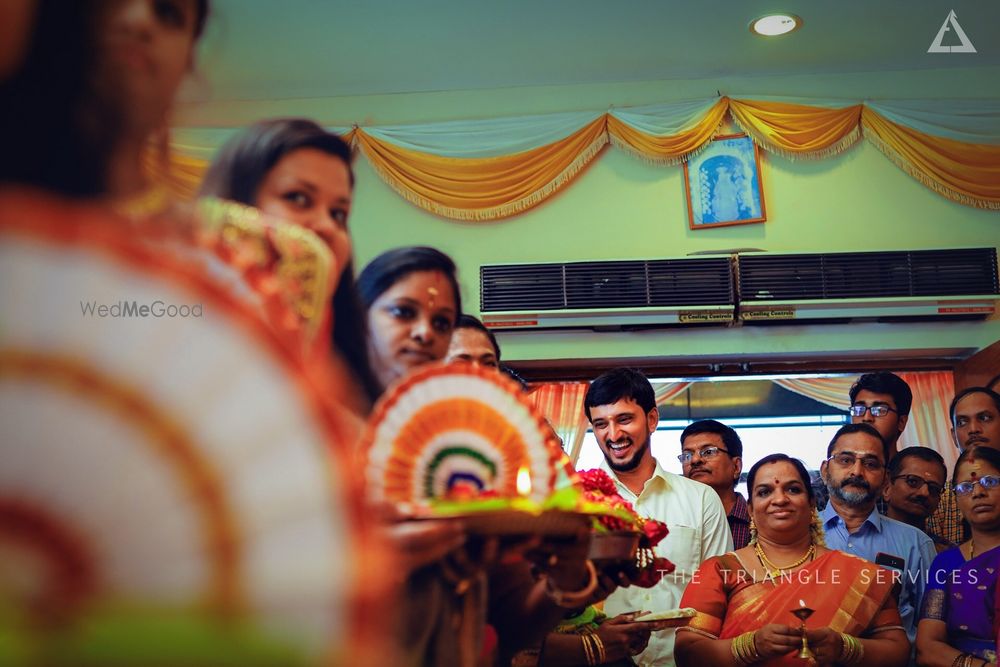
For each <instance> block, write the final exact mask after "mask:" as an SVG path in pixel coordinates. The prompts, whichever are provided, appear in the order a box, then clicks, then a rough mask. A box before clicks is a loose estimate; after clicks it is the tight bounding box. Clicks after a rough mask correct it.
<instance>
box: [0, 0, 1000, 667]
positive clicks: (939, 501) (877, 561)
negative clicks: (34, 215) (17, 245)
mask: <svg viewBox="0 0 1000 667" xmlns="http://www.w3.org/2000/svg"><path fill="white" fill-rule="evenodd" d="M15 4H16V3H15ZM208 14H209V7H208V3H207V2H206V1H205V0H115V1H113V2H86V1H82V0H81V2H79V3H66V4H61V3H56V2H45V1H41V0H40V1H39V2H38V3H37V11H35V12H30V11H29V12H27V13H26V14H24V15H23V16H20V18H19V20H20V21H22V22H23V23H22V27H23V28H24V31H23V32H24V33H25V34H31V35H33V36H34V37H33V39H31V40H28V43H27V44H21V45H20V47H18V45H17V44H15V42H14V41H9V42H7V43H6V47H5V50H4V51H3V52H2V53H0V74H2V75H3V76H4V77H6V80H5V81H4V82H3V87H2V88H0V101H2V104H0V108H2V109H3V111H0V113H2V114H3V117H4V122H5V126H4V135H5V140H6V143H5V153H6V154H5V156H4V159H3V161H2V162H3V170H2V172H0V179H2V181H3V184H4V186H5V187H6V188H10V187H29V188H33V189H37V190H40V191H42V192H48V193H49V194H50V195H51V196H60V197H76V198H83V199H85V200H86V201H87V202H88V205H89V204H94V203H97V204H99V205H107V206H108V208H109V210H112V211H117V212H118V213H121V212H122V211H125V212H128V213H131V214H133V215H139V216H142V215H151V213H152V214H155V217H158V218H162V217H164V216H166V217H167V218H168V219H169V217H170V216H171V215H180V214H178V213H175V211H176V210H177V209H176V208H175V206H174V204H175V203H176V202H170V201H164V199H163V197H157V196H150V194H149V193H157V192H159V191H158V190H157V189H156V185H155V184H151V183H150V182H149V180H148V178H146V177H144V176H143V174H144V173H145V170H144V167H143V165H144V160H145V156H146V155H147V151H148V147H149V145H150V143H151V142H154V143H155V141H156V140H157V138H158V136H159V134H160V133H161V132H162V131H163V129H164V122H165V119H166V118H167V117H168V112H169V110H170V107H171V106H172V103H173V98H174V95H175V93H176V91H177V88H178V86H179V85H180V82H181V80H182V79H183V77H184V75H185V74H186V73H187V72H188V71H190V69H191V68H192V63H193V53H194V48H195V44H196V42H197V39H198V37H199V35H200V34H201V32H202V29H203V26H204V23H205V21H206V19H207V17H208ZM73 20H76V21H77V22H76V23H72V21H73ZM31 21H34V22H35V23H34V24H32V23H31ZM87 26H90V30H91V32H88V28H87ZM55 45H58V46H59V47H60V48H61V49H62V50H60V51H59V52H58V53H55V52H53V51H52V49H54V48H55ZM18 48H20V49H22V51H17V50H16V49H18ZM74 48H75V49H76V51H75V52H72V49H74ZM67 53H71V54H75V56H78V58H77V59H69V60H67V55H66V54H67ZM137 54H138V55H137ZM45 77H48V78H45ZM60 85H62V86H63V87H61V88H60ZM53 87H54V89H55V90H57V91H58V94H59V95H61V96H63V97H64V98H65V99H62V100H59V101H57V102H53V100H52V98H51V94H50V92H47V91H49V90H50V89H53ZM33 113H34V114H36V115H35V116H33V115H32V114H33ZM13 120H16V121H17V122H19V123H25V124H27V125H29V126H30V125H31V124H32V123H33V122H34V123H35V124H36V125H37V126H39V127H41V126H42V125H43V124H49V125H51V127H46V128H45V129H46V132H38V133H33V132H32V131H31V128H30V127H25V128H22V129H19V130H17V131H15V132H12V131H10V129H9V128H8V127H7V126H6V123H8V121H13ZM52 127H57V128H58V131H51V130H52ZM24 137H29V138H30V141H26V140H25V138H24ZM46 141H52V142H56V141H58V142H60V143H58V144H56V143H53V144H52V145H51V146H48V145H47V144H46V143H45V142H46ZM57 145H58V147H59V148H60V150H62V151H63V154H64V155H70V156H73V160H72V161H67V160H66V159H61V160H57V161H56V162H57V163H58V164H54V163H53V162H52V160H51V155H49V154H47V153H46V152H45V151H46V150H48V149H52V150H54V149H55V148H56V146H57ZM351 159H352V156H351V150H350V148H349V147H348V146H347V144H345V143H344V142H343V140H342V139H340V138H339V137H337V136H335V135H333V134H331V133H328V132H326V131H325V130H323V129H322V128H321V127H320V126H319V125H317V124H316V123H313V122H311V121H308V120H302V119H277V120H267V121H264V122H261V123H258V124H256V125H254V126H252V127H250V128H248V129H246V130H244V131H243V132H241V133H239V134H238V135H237V136H235V137H234V138H233V139H232V140H231V141H230V142H229V143H227V144H226V146H224V147H223V148H222V149H221V150H220V151H219V153H218V155H217V156H216V157H215V160H214V161H213V163H212V165H211V167H210V168H209V170H208V172H207V175H206V177H205V179H204V182H203V184H202V186H201V191H200V193H201V196H203V197H215V198H220V199H224V200H228V201H232V202H236V203H238V204H240V205H242V206H244V207H250V208H251V209H253V210H254V211H260V212H263V213H264V214H266V215H268V216H273V218H274V219H276V220H280V221H283V222H281V223H280V224H291V225H295V226H298V227H301V228H303V229H306V230H309V231H310V232H312V233H314V234H315V235H316V236H317V237H318V238H320V239H321V240H322V241H323V242H324V243H325V245H326V247H327V248H328V249H329V253H330V257H331V258H332V266H333V267H334V269H333V270H332V272H331V275H330V277H329V281H328V284H327V285H326V290H327V292H326V293H327V295H328V301H327V303H326V306H325V308H324V309H322V312H321V313H309V312H304V313H299V314H300V315H301V316H302V317H303V318H305V319H318V320H319V321H320V322H321V324H320V327H319V330H320V332H321V333H320V335H318V336H316V337H315V338H314V342H313V343H312V347H313V348H315V349H314V350H313V353H314V354H316V355H318V356H317V358H320V357H324V356H326V355H328V356H329V357H330V358H331V359H333V360H335V361H337V363H339V364H340V365H341V366H342V367H343V369H344V370H345V373H344V376H343V377H344V378H345V380H344V382H345V383H346V384H345V385H344V387H347V388H346V389H345V388H344V387H342V388H341V392H342V394H343V395H344V397H345V401H348V402H349V403H350V408H351V410H352V411H353V413H354V414H355V415H356V417H357V419H358V421H359V422H360V421H361V420H363V419H364V418H365V416H366V414H367V412H368V410H369V409H370V408H371V406H372V404H373V403H374V402H375V401H377V400H378V398H379V396H380V395H381V394H382V393H383V392H384V391H385V390H386V388H388V387H390V386H391V385H392V384H393V383H394V382H397V381H398V380H400V379H401V378H403V377H405V376H406V375H407V374H408V373H410V372H411V371H412V370H413V369H415V368H418V367H421V366H424V365H426V364H430V363H433V362H438V361H442V360H460V361H465V362H472V363H477V364H480V365H481V366H484V367H490V368H496V369H497V371H498V372H503V371H504V369H503V368H502V366H501V350H500V346H499V344H498V342H497V339H496V337H495V336H494V335H493V333H492V332H490V331H489V330H488V329H487V328H486V327H484V326H483V325H482V323H481V322H479V321H478V320H477V319H476V318H474V317H472V316H471V315H469V314H467V313H465V311H464V309H463V303H462V298H461V290H460V288H459V279H458V275H457V270H456V265H455V263H454V262H453V261H452V259H451V258H450V257H448V256H447V255H446V254H444V253H442V252H440V251H439V250H436V249H434V248H429V247H405V248H396V249H393V250H389V251H387V252H384V253H382V254H381V255H379V256H377V257H376V258H374V259H373V260H371V261H370V262H369V263H368V264H367V265H366V266H364V267H363V268H362V270H361V271H360V272H359V273H358V274H357V276H356V277H355V272H354V269H353V259H352V249H351V239H350V227H349V220H350V216H351V210H352V194H353V188H354V181H355V177H354V173H353V170H352V167H351ZM67 162H69V163H68V164H67ZM137 202H139V203H145V204H146V205H147V209H143V208H142V207H141V206H137ZM150 202H153V203H154V204H155V210H153V211H152V212H150V210H148V206H152V205H153V204H150ZM275 224H278V223H275ZM279 250H280V249H277V250H276V252H277V251H279ZM317 341H318V342H317ZM849 398H850V403H851V407H850V420H851V423H849V424H846V425H844V426H843V427H842V428H841V429H839V430H838V431H837V433H836V435H835V436H834V437H833V439H832V440H831V441H830V443H829V446H828V448H827V453H826V459H825V460H824V461H823V462H822V464H821V467H820V471H819V472H820V477H821V479H822V488H821V489H815V488H814V487H813V485H812V484H811V478H810V474H809V471H808V470H806V468H805V466H804V465H803V464H802V463H801V462H800V461H799V460H797V459H795V458H793V457H791V456H789V455H787V454H784V453H775V454H772V455H770V456H767V457H765V458H763V459H761V460H760V461H757V462H756V463H754V465H753V466H751V467H750V470H749V472H748V473H747V475H746V480H747V489H748V495H749V497H748V498H744V497H743V496H742V495H740V494H739V493H737V491H736V486H737V483H738V481H739V480H740V479H741V477H742V473H743V448H742V443H741V440H740V437H739V435H738V434H737V433H736V431H735V430H734V429H732V428H730V427H728V426H726V425H725V424H722V423H720V422H718V421H714V420H704V421H698V422H695V423H693V424H691V425H690V426H688V427H687V428H686V429H685V430H684V432H683V433H682V434H681V437H680V443H679V449H678V452H679V454H678V458H679V460H680V462H681V463H682V466H683V475H676V474H673V473H669V472H667V471H665V470H664V468H663V467H662V465H661V464H660V462H659V461H657V460H656V458H655V457H654V456H653V454H652V452H651V450H650V437H651V434H652V433H653V432H654V431H655V430H656V428H657V425H658V422H659V412H658V409H657V406H656V402H655V396H654V392H653V388H652V386H651V385H650V383H649V381H648V380H647V379H646V378H645V377H644V376H643V375H642V374H641V373H640V372H638V371H635V370H631V369H617V370H613V371H610V372H608V373H605V374H603V375H601V376H600V377H597V378H595V379H594V380H593V382H591V384H590V387H589V389H588V391H587V394H586V399H585V407H584V409H585V412H586V417H587V419H588V420H589V422H590V424H591V426H592V428H593V433H594V436H595V438H596V440H597V443H598V445H599V446H600V448H601V450H602V452H603V454H604V459H605V460H604V464H603V466H602V467H603V468H604V469H605V470H606V471H607V472H608V473H609V474H610V476H611V478H612V479H613V480H614V483H615V485H616V487H617V489H618V492H619V493H620V495H621V496H622V497H623V498H624V499H626V500H627V501H629V502H630V503H632V505H633V506H634V507H635V509H636V510H637V511H638V513H639V514H640V515H643V516H649V517H652V518H655V519H658V520H660V521H663V522H665V523H666V524H667V526H668V528H669V535H668V536H667V538H666V539H665V540H664V541H663V542H662V543H661V545H660V546H659V547H658V554H659V555H662V556H664V557H666V558H668V559H669V560H670V561H671V562H673V563H674V565H675V566H676V569H675V570H674V571H673V572H671V573H669V574H665V575H664V576H663V577H661V579H660V580H659V581H658V583H657V584H656V585H655V586H654V587H652V588H642V587H638V586H632V585H630V584H631V579H630V576H631V575H633V574H634V572H632V571H630V569H629V567H628V564H618V565H615V564H612V565H608V566H606V567H602V568H596V567H595V566H594V564H593V563H592V562H590V561H589V560H587V547H588V542H589V533H584V534H581V535H579V536H577V538H576V539H574V540H571V541H556V540H548V539H545V538H544V537H543V536H537V537H533V538H530V539H526V540H525V541H523V542H520V543H517V544H510V543H505V544H500V543H499V542H497V541H491V540H482V539H479V538H475V537H474V536H472V535H469V534H467V533H466V531H464V530H463V527H462V526H461V524H460V523H457V522H449V521H440V522H427V521H414V520H413V517H412V516H410V515H409V514H408V513H407V511H406V509H405V508H398V507H387V508H382V509H381V512H380V513H379V515H378V516H379V517H380V519H379V520H380V521H381V523H382V527H383V532H384V539H385V543H386V544H387V545H388V546H387V548H389V549H391V550H392V551H393V552H394V553H396V554H398V555H399V561H398V562H399V564H400V569H399V572H397V573H396V574H397V575H398V586H399V590H400V591H401V594H400V596H399V601H398V605H397V607H398V609H397V611H398V614H397V618H396V619H394V620H393V622H392V623H391V628H392V629H391V630H390V631H389V632H387V633H386V635H387V639H388V638H394V639H395V640H396V643H397V644H398V651H397V653H398V655H399V658H398V663H396V664H405V665H429V666H435V667H438V666H442V667H447V666H450V665H456V666H461V667H467V666H469V665H474V664H502V665H509V664H511V663H512V661H513V663H514V664H520V665H527V664H536V665H596V664H604V665H627V664H640V665H671V664H675V663H676V664H680V665H722V664H733V665H750V664H801V663H803V662H804V659H803V658H799V657H798V656H799V652H800V651H803V652H804V651H805V650H806V647H808V651H811V654H812V656H813V658H812V660H814V662H815V663H817V664H822V665H831V664H845V665H880V666H889V665H904V664H907V663H908V662H910V661H916V662H917V663H918V664H923V665H935V666H936V665H942V666H948V665H955V666H959V667H961V666H965V665H970V666H972V665H974V666H976V667H979V665H983V664H993V663H995V662H996V659H997V658H996V641H997V613H996V609H997V597H996V596H997V585H996V583H997V577H1000V549H998V548H997V547H1000V452H998V450H1000V396H998V394H997V393H996V392H995V391H994V390H992V389H990V388H987V387H972V388H968V389H964V390H962V391H961V392H960V393H959V394H958V395H956V396H955V398H954V401H953V402H952V404H951V407H950V414H949V418H950V421H951V423H952V425H953V432H954V436H955V444H956V445H957V447H958V449H959V450H960V451H961V455H960V457H959V459H958V463H957V464H956V466H955V468H954V470H953V471H952V472H951V475H950V476H949V474H948V470H947V468H946V466H945V463H944V461H943V459H942V457H941V456H940V454H939V453H938V452H936V451H935V450H934V449H932V448H927V447H907V448H904V449H902V450H899V449H898V447H897V442H898V439H899V436H900V434H901V433H902V432H903V430H904V429H905V428H906V425H907V420H908V418H909V414H910V412H911V409H912V394H911V392H910V390H909V387H907V386H906V383H905V382H904V381H903V380H902V379H900V378H899V377H898V376H896V375H894V374H892V373H887V372H878V373H871V374H866V375H863V376H861V377H860V378H859V380H858V381H857V383H856V384H855V385H854V386H853V387H852V388H851V391H850V396H849ZM935 444H936V445H937V446H938V448H942V447H946V446H951V445H950V444H946V443H935ZM594 603H602V609H601V610H600V611H599V612H597V611H595V610H594V608H593V606H592V605H593V604H594ZM676 607H693V608H694V609H695V610H696V611H697V615H696V616H695V617H694V618H693V620H692V621H691V623H690V625H688V626H686V627H684V628H681V629H679V630H673V629H666V628H665V627H664V624H658V623H657V622H639V621H636V616H637V614H638V613H639V612H641V611H654V612H655V611H663V610H668V609H673V608H676ZM802 609H809V610H811V615H809V616H808V618H807V619H806V620H805V621H804V622H803V621H802V620H801V619H800V617H799V616H797V615H796V612H798V611H800V610H802ZM584 615H586V623H587V625H588V627H589V628H590V631H588V632H586V633H567V632H555V630H556V628H564V627H566V626H567V625H572V621H573V620H574V619H578V618H580V617H581V616H584ZM567 622H569V623H567Z"/></svg>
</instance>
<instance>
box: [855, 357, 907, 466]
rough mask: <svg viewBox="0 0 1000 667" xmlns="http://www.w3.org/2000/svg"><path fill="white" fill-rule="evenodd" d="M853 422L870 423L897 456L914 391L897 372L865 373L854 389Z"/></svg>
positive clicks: (888, 451)
mask: <svg viewBox="0 0 1000 667" xmlns="http://www.w3.org/2000/svg"><path fill="white" fill-rule="evenodd" d="M849 395H850V397H851V407H850V413H851V423H852V424H868V425H869V426H871V427H873V428H874V429H875V430H876V431H878V433H879V435H880V436H882V439H883V440H885V442H886V447H887V456H888V457H889V459H891V458H892V457H893V456H895V455H896V451H897V442H898V441H899V436H900V435H902V433H903V429H905V428H906V422H908V421H909V419H910V407H911V406H912V405H913V392H912V391H911V390H910V385H908V384H907V383H906V380H904V379H903V378H901V377H899V376H898V375H896V374H895V373H889V372H888V371H879V372H877V373H865V374H864V375H862V376H861V377H859V378H858V381H857V382H855V383H854V384H853V385H852V386H851V389H850V392H849Z"/></svg>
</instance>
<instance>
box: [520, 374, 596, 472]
mask: <svg viewBox="0 0 1000 667" xmlns="http://www.w3.org/2000/svg"><path fill="white" fill-rule="evenodd" d="M589 386H590V383H588V382H549V383H545V384H542V385H539V386H538V387H537V388H535V389H534V390H533V391H532V392H531V400H532V401H534V404H535V407H536V408H538V409H539V410H540V411H541V413H542V414H543V415H545V416H546V418H548V420H549V423H550V424H551V425H552V428H553V429H554V430H555V432H556V434H557V435H558V436H559V437H560V438H561V439H562V441H563V449H564V450H566V453H567V454H569V458H570V461H571V462H572V463H573V465H576V460H577V459H578V458H579V456H580V448H581V447H583V436H584V435H585V434H586V433H587V415H586V414H585V413H584V411H583V399H584V397H585V396H586V395H587V388H588V387H589Z"/></svg>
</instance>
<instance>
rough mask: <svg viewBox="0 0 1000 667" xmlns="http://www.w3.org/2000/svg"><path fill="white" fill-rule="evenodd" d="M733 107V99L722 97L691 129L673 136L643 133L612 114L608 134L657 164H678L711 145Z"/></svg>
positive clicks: (639, 155) (621, 144)
mask: <svg viewBox="0 0 1000 667" xmlns="http://www.w3.org/2000/svg"><path fill="white" fill-rule="evenodd" d="M728 109H729V99H728V98H725V97H723V98H720V99H719V101H718V102H716V103H715V105H714V106H713V107H712V108H711V109H710V110H709V112H708V113H707V114H706V115H705V117H704V118H703V119H702V120H701V121H700V122H699V123H698V124H697V125H696V126H694V127H693V128H691V129H690V130H685V131H683V132H680V133H679V134H674V135H670V136H657V135H654V134H649V133H646V132H641V131H639V130H637V129H635V128H633V127H630V126H629V125H628V124H627V123H625V122H623V121H621V120H619V119H618V118H615V117H614V116H612V115H610V114H608V115H607V121H608V134H609V135H610V138H611V143H613V144H614V145H615V146H616V147H618V148H620V149H622V150H624V151H626V152H627V153H631V154H632V155H634V156H636V157H639V158H640V159H642V160H644V161H646V162H651V163H653V164H678V163H680V162H683V161H684V160H686V159H687V158H689V157H690V156H691V155H693V154H694V153H696V152H698V150H699V149H701V148H705V147H706V146H708V142H709V140H710V139H711V138H712V137H713V136H714V135H715V133H716V131H717V130H718V129H719V126H720V125H722V121H723V120H725V117H726V111H727V110H728Z"/></svg>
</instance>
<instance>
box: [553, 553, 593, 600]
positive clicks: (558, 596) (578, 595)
mask: <svg viewBox="0 0 1000 667" xmlns="http://www.w3.org/2000/svg"><path fill="white" fill-rule="evenodd" d="M587 572H588V573H589V575H590V581H588V582H587V585H586V586H584V587H583V588H581V589H580V590H578V591H572V592H570V593H567V592H566V591H563V590H560V589H558V588H556V587H555V585H553V583H552V579H551V578H550V577H546V579H545V590H546V591H547V592H548V594H549V597H551V598H552V601H553V602H555V603H556V604H557V605H559V606H560V607H566V608H568V609H574V608H576V607H582V606H584V603H585V602H588V601H589V600H590V596H591V595H593V593H594V591H595V590H597V568H596V567H594V563H593V561H591V560H590V559H588V560H587Z"/></svg>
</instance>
